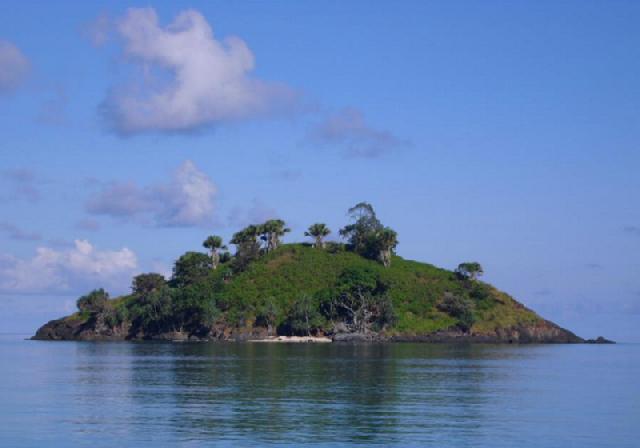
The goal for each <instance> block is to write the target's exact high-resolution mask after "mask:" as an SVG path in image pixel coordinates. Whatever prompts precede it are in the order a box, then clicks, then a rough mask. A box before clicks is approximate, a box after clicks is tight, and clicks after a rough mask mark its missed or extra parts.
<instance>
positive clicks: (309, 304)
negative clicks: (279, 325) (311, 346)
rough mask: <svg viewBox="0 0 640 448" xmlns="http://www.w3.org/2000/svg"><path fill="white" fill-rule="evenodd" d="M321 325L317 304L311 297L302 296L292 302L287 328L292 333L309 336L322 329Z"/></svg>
mask: <svg viewBox="0 0 640 448" xmlns="http://www.w3.org/2000/svg"><path fill="white" fill-rule="evenodd" d="M322 323H323V322H322V316H321V315H320V312H319V311H318V304H317V303H316V301H314V300H313V298H312V297H311V296H309V295H307V294H303V295H302V296H301V297H300V298H299V299H298V300H296V301H295V302H294V304H293V308H292V310H291V313H290V315H289V326H290V327H291V330H292V331H293V333H295V334H304V335H306V336H311V331H312V330H317V329H318V328H320V327H322Z"/></svg>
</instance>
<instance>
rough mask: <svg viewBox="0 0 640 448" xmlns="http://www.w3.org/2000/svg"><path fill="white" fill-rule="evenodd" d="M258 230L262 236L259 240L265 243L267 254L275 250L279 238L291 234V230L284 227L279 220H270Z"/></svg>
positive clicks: (282, 222)
mask: <svg viewBox="0 0 640 448" xmlns="http://www.w3.org/2000/svg"><path fill="white" fill-rule="evenodd" d="M259 228H260V233H261V234H262V236H261V237H260V239H261V240H262V241H265V242H266V243H267V252H271V251H273V250H275V249H277V248H278V246H279V245H280V237H282V236H284V234H285V233H287V232H291V229H289V228H287V227H285V222H284V221H283V220H281V219H270V220H269V221H267V222H265V223H264V224H262V225H261V226H260V227H259Z"/></svg>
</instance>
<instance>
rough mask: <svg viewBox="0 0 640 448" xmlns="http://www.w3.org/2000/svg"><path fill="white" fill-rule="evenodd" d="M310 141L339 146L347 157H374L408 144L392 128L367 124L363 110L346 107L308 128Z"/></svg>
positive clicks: (408, 143)
mask: <svg viewBox="0 0 640 448" xmlns="http://www.w3.org/2000/svg"><path fill="white" fill-rule="evenodd" d="M307 139H308V141H309V142H310V143H314V144H320V145H334V146H338V147H341V148H342V149H343V150H344V151H345V154H346V155H347V156H349V157H362V158H375V157H379V156H381V155H383V154H386V153H388V152H391V151H394V150H397V149H400V148H402V147H406V146H409V145H410V142H409V141H408V140H404V139H401V138H399V137H397V136H395V135H394V134H392V133H391V132H388V131H384V130H380V129H376V128H374V127H372V126H370V125H369V124H368V123H367V122H366V121H365V118H364V115H363V113H362V112H361V111H360V110H358V109H355V108H345V109H342V110H341V111H339V112H337V113H335V114H333V115H330V116H329V117H327V119H326V120H324V121H323V122H321V123H320V124H318V125H317V126H315V127H314V128H312V129H311V131H310V132H309V134H308V136H307Z"/></svg>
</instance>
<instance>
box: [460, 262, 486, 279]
mask: <svg viewBox="0 0 640 448" xmlns="http://www.w3.org/2000/svg"><path fill="white" fill-rule="evenodd" d="M456 274H458V277H460V278H462V279H463V280H471V281H474V280H476V279H477V278H478V277H480V276H481V275H482V274H484V271H483V270H482V266H481V265H480V263H478V262H476V261H473V262H466V263H460V264H459V265H458V268H457V269H456Z"/></svg>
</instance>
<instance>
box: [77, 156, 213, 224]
mask: <svg viewBox="0 0 640 448" xmlns="http://www.w3.org/2000/svg"><path fill="white" fill-rule="evenodd" d="M216 193H217V188H216V186H215V184H214V183H213V182H212V181H211V179H210V178H209V176H207V175H206V174H205V173H203V172H202V171H200V170H199V169H198V167H197V166H196V165H195V164H194V163H193V162H191V161H190V160H186V161H185V162H183V163H182V165H180V166H179V167H178V169H177V170H176V171H175V172H174V174H173V178H172V179H171V181H170V182H168V183H166V184H160V185H151V186H147V187H139V186H137V185H136V184H134V183H132V182H128V183H112V184H110V185H108V186H107V187H106V188H104V189H103V190H102V191H100V192H98V193H97V194H95V195H93V196H92V197H91V198H89V200H88V201H87V204H86V210H87V211H88V212H89V213H92V214H98V215H108V216H112V217H115V218H121V219H136V220H141V221H143V222H150V223H152V224H154V225H156V226H160V227H188V226H199V225H202V226H205V225H211V224H212V222H213V219H214V205H215V197H216Z"/></svg>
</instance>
